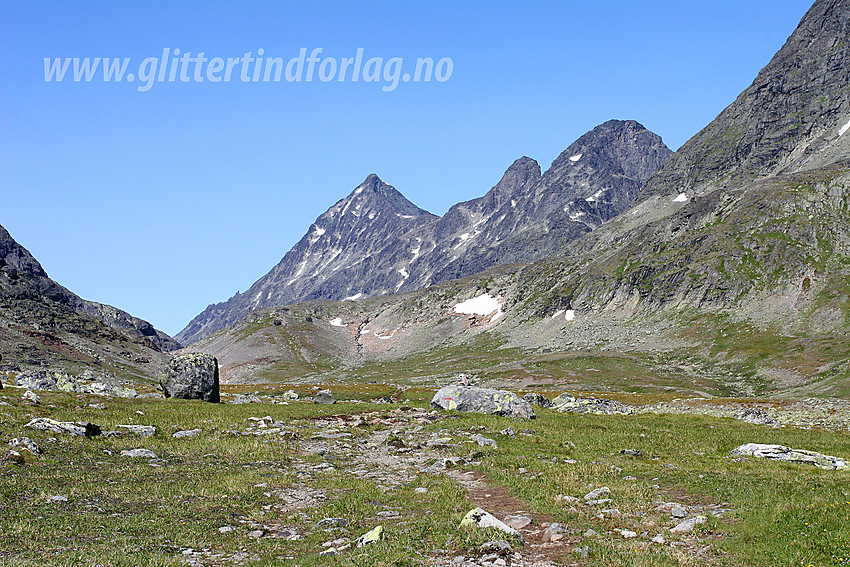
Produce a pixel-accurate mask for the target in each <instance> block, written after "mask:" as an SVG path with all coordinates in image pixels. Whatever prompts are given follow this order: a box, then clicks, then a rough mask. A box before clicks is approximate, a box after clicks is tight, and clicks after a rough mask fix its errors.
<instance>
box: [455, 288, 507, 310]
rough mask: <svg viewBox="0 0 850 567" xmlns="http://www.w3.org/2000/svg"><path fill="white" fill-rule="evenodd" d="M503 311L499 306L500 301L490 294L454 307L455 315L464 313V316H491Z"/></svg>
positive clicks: (484, 294)
mask: <svg viewBox="0 0 850 567" xmlns="http://www.w3.org/2000/svg"><path fill="white" fill-rule="evenodd" d="M501 310H502V306H501V305H500V304H499V300H498V299H497V298H495V297H493V296H492V295H490V294H489V293H482V294H481V295H479V296H477V297H473V298H472V299H467V300H466V301H463V302H461V303H458V304H457V305H455V307H454V312H455V313H462V314H463V315H489V314H491V313H493V312H495V311H501Z"/></svg>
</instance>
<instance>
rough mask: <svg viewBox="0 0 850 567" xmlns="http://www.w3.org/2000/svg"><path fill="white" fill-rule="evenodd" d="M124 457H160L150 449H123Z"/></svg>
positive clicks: (122, 454)
mask: <svg viewBox="0 0 850 567" xmlns="http://www.w3.org/2000/svg"><path fill="white" fill-rule="evenodd" d="M121 456H122V457H130V458H134V459H158V458H159V457H158V456H157V454H156V453H154V452H153V451H151V450H150V449H130V450H129V451H121Z"/></svg>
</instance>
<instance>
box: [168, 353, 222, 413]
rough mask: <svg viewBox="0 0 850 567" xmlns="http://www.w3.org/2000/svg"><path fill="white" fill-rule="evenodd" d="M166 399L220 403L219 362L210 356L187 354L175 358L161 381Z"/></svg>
mask: <svg viewBox="0 0 850 567" xmlns="http://www.w3.org/2000/svg"><path fill="white" fill-rule="evenodd" d="M159 384H160V387H161V388H162V392H163V394H165V397H166V398H179V399H184V400H203V401H205V402H214V403H218V402H219V401H220V395H219V383H218V361H217V360H216V358H215V357H214V356H212V355H209V354H201V353H187V354H180V355H177V356H175V357H174V358H173V359H172V360H171V362H169V363H168V366H167V367H166V369H165V372H164V373H163V374H162V377H161V378H160V381H159Z"/></svg>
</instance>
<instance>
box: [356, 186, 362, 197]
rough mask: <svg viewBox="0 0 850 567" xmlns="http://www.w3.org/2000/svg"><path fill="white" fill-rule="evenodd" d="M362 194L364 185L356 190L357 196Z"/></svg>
mask: <svg viewBox="0 0 850 567" xmlns="http://www.w3.org/2000/svg"><path fill="white" fill-rule="evenodd" d="M362 192H363V186H362V185H361V186H360V187H358V188H357V189H355V190H354V194H355V195H359V194H360V193H362Z"/></svg>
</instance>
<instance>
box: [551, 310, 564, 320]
mask: <svg viewBox="0 0 850 567" xmlns="http://www.w3.org/2000/svg"><path fill="white" fill-rule="evenodd" d="M564 311H566V309H559V310H557V311H555V314H554V315H552V319H557V318H558V316H559V315H563V314H564Z"/></svg>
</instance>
